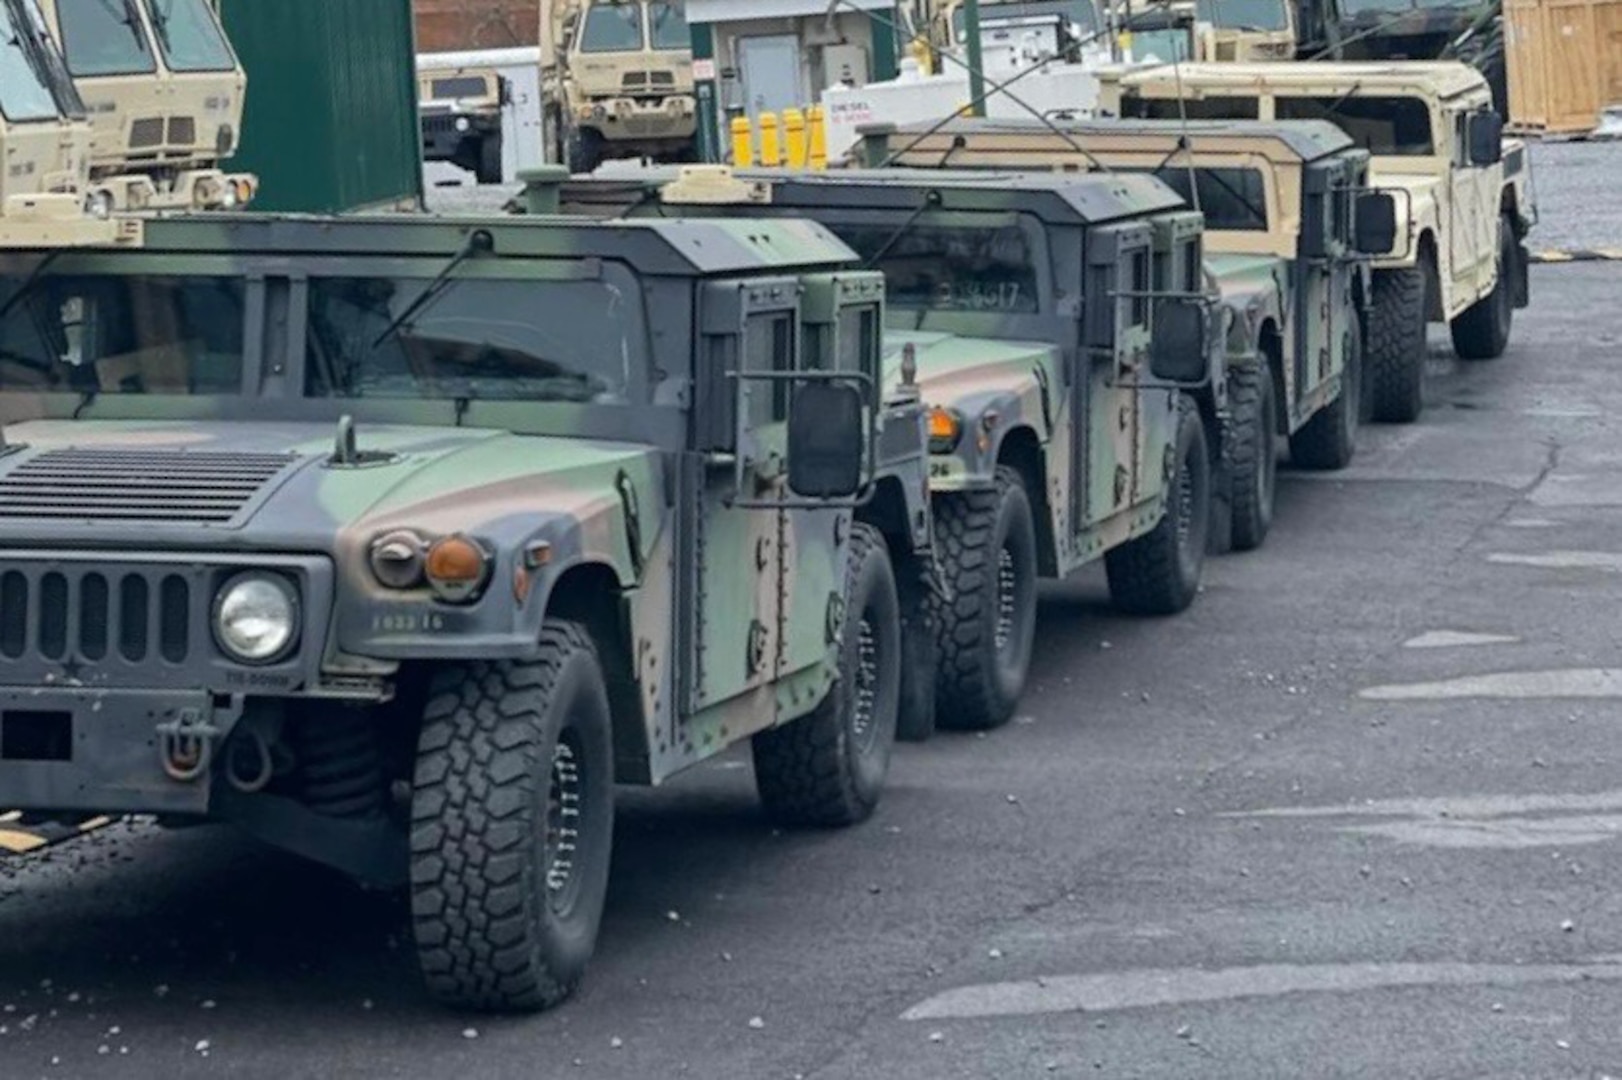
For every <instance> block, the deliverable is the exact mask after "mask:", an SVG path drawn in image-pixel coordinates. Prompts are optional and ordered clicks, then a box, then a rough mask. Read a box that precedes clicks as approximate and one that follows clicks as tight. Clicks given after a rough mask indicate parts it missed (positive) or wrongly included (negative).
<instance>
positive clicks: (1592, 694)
mask: <svg viewBox="0 0 1622 1080" xmlns="http://www.w3.org/2000/svg"><path fill="white" fill-rule="evenodd" d="M1358 697H1361V698H1365V699H1367V700H1369V701H1453V700H1457V699H1460V698H1502V699H1505V700H1524V699H1527V698H1622V670H1619V669H1617V668H1568V669H1566V670H1563V671H1500V672H1496V673H1494V674H1491V675H1466V676H1463V677H1461V678H1457V679H1443V680H1441V681H1440V682H1424V683H1398V684H1394V685H1390V686H1371V687H1369V688H1368V689H1366V690H1361V691H1359V692H1358Z"/></svg>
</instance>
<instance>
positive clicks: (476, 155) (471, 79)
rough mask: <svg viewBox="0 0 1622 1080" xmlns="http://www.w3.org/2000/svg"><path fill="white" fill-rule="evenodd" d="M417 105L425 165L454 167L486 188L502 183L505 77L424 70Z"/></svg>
mask: <svg viewBox="0 0 1622 1080" xmlns="http://www.w3.org/2000/svg"><path fill="white" fill-rule="evenodd" d="M417 101H418V114H419V115H420V116H421V117H422V159H423V160H424V161H448V162H450V163H451V164H453V165H455V166H457V167H459V168H463V169H466V170H467V171H468V172H470V173H472V174H473V175H474V176H475V177H476V178H477V179H478V181H479V183H481V184H499V183H501V181H502V169H501V149H502V143H501V107H502V106H503V105H504V104H506V102H507V85H506V80H504V79H503V78H502V77H501V74H500V72H497V71H493V70H489V69H480V68H473V67H466V66H464V67H457V68H447V69H427V70H423V71H422V72H420V74H419V75H418V78H417Z"/></svg>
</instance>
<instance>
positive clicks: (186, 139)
mask: <svg viewBox="0 0 1622 1080" xmlns="http://www.w3.org/2000/svg"><path fill="white" fill-rule="evenodd" d="M169 145H170V146H195V145H197V121H196V119H194V118H193V117H190V116H171V117H170V118H169Z"/></svg>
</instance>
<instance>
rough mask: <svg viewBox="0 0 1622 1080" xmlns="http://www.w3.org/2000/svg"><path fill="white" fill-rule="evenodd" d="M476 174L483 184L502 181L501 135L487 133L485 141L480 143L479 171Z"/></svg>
mask: <svg viewBox="0 0 1622 1080" xmlns="http://www.w3.org/2000/svg"><path fill="white" fill-rule="evenodd" d="M476 175H477V176H478V179H479V183H481V184H499V183H501V181H502V174H501V136H499V135H486V136H485V137H484V141H483V142H481V143H479V171H478V173H477V174H476Z"/></svg>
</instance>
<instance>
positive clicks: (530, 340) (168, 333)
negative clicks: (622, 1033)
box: [0, 267, 646, 404]
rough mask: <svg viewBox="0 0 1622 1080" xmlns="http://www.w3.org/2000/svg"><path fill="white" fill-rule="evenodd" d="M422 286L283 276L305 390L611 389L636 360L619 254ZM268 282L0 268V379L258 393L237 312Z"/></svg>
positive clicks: (438, 396)
mask: <svg viewBox="0 0 1622 1080" xmlns="http://www.w3.org/2000/svg"><path fill="white" fill-rule="evenodd" d="M431 288H433V287H432V284H431V282H430V280H429V279H428V278H427V277H426V276H423V277H417V278H399V277H393V276H377V277H312V278H311V279H310V280H309V283H308V288H307V290H297V289H294V290H292V291H291V295H292V296H293V297H296V296H299V295H304V294H307V297H308V299H307V302H306V307H305V309H304V310H303V312H302V314H303V315H304V316H305V318H303V319H300V318H298V317H297V316H298V315H299V314H301V313H300V312H292V313H290V315H289V317H288V319H287V320H286V321H287V324H289V325H293V326H297V325H299V323H300V322H303V323H304V324H305V325H306V327H307V329H306V332H305V336H304V342H303V349H302V351H303V353H304V358H305V362H304V368H305V380H304V383H305V385H304V391H305V394H306V396H308V397H318V398H378V399H388V398H392V399H401V398H405V399H416V400H444V401H474V400H487V401H537V402H539V401H564V402H597V403H609V404H612V403H618V402H623V401H624V400H626V393H627V391H628V389H629V388H630V385H631V377H632V372H633V371H634V370H635V367H636V365H639V364H645V363H646V359H645V348H646V347H645V344H644V343H645V340H646V337H645V333H644V330H643V317H642V311H641V302H640V294H639V291H638V287H637V284H636V282H635V280H634V279H633V278H632V277H631V276H630V273H629V271H626V270H624V269H622V268H618V267H605V268H603V270H602V272H601V274H600V275H598V276H596V277H594V278H593V279H590V280H582V279H581V278H580V277H576V278H575V279H571V280H547V281H536V280H496V279H472V280H469V279H456V278H452V279H450V280H448V281H446V282H444V283H443V284H441V285H439V286H438V287H437V288H436V289H433V291H431V292H430V291H429V290H430V289H431ZM264 289H265V286H264V285H263V284H262V283H258V282H255V283H252V284H250V282H249V280H248V279H247V278H246V277H243V276H240V275H238V276H210V275H174V274H149V273H99V274H71V273H46V274H44V275H42V276H39V277H37V278H36V277H33V276H31V275H13V276H9V277H0V392H42V393H70V394H71V393H80V394H87V395H103V394H165V395H168V394H178V395H204V394H209V395H235V394H242V393H248V394H252V393H256V392H257V388H256V387H246V388H245V387H244V385H243V381H244V377H245V369H244V351H245V342H246V340H247V334H248V331H247V329H246V324H247V319H248V316H249V311H250V310H251V309H252V308H253V307H254V305H252V304H250V303H249V302H248V300H249V297H250V295H251V294H254V290H264ZM254 295H257V294H254ZM289 303H295V301H293V300H291V299H290V300H289ZM413 308H415V310H412V309H413ZM402 316H404V318H403V319H402ZM278 322H280V320H278ZM255 333H256V334H257V333H262V331H259V330H256V331H255ZM294 347H295V348H297V347H298V346H297V345H295V346H294ZM278 366H280V365H278Z"/></svg>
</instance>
